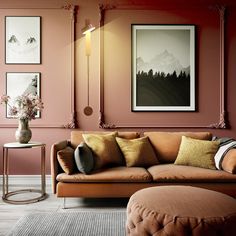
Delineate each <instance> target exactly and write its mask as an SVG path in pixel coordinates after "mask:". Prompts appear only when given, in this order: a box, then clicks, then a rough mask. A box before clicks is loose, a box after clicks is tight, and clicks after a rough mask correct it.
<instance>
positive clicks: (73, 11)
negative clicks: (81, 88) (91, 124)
mask: <svg viewBox="0 0 236 236" xmlns="http://www.w3.org/2000/svg"><path fill="white" fill-rule="evenodd" d="M0 9H32V10H58V9H62V10H67V11H70V13H71V22H70V29H71V34H70V42H71V43H70V46H71V47H70V60H71V63H70V64H71V65H70V110H71V114H70V121H69V122H68V123H67V124H31V125H30V127H32V128H66V129H75V128H78V126H79V125H78V120H77V112H76V104H75V40H76V22H77V13H78V9H79V7H78V6H77V5H72V4H66V5H63V6H61V7H57V8H50V7H49V8H25V7H24V8H23V7H22V8H0ZM17 126H18V125H17V124H0V128H15V127H17Z"/></svg>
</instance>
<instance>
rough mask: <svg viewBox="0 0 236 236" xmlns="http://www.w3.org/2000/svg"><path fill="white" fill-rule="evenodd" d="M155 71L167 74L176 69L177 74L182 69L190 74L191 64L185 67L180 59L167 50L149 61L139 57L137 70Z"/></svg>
mask: <svg viewBox="0 0 236 236" xmlns="http://www.w3.org/2000/svg"><path fill="white" fill-rule="evenodd" d="M151 69H152V70H153V72H154V73H155V72H164V73H165V74H168V73H169V74H172V73H173V72H174V71H176V73H177V75H178V74H179V73H180V72H181V71H182V72H185V73H186V74H190V66H188V67H186V68H184V67H183V66H182V65H181V64H180V62H179V60H178V59H177V58H176V57H175V56H174V55H173V54H171V53H169V52H168V51H167V50H164V51H163V52H162V53H160V54H158V55H156V56H155V57H154V58H152V59H151V60H150V61H149V62H145V61H144V60H143V59H142V58H141V57H138V58H137V72H139V71H140V72H142V71H143V72H148V71H149V70H151Z"/></svg>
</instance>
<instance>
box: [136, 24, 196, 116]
mask: <svg viewBox="0 0 236 236" xmlns="http://www.w3.org/2000/svg"><path fill="white" fill-rule="evenodd" d="M194 48H195V45H194V26H186V25H184V26H183V25H161V26H157V25H132V59H133V60H132V62H133V64H132V71H133V75H132V85H133V86H132V110H133V111H162V110H163V111H193V110H195V88H194V85H195V83H194V82H195V78H194V77H195V73H194Z"/></svg>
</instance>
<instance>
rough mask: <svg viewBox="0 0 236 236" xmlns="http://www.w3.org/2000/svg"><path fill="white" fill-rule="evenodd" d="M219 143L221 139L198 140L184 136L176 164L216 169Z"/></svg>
mask: <svg viewBox="0 0 236 236" xmlns="http://www.w3.org/2000/svg"><path fill="white" fill-rule="evenodd" d="M219 144H220V142H219V141H207V140H198V139H193V138H189V137H185V136H182V141H181V144H180V148H179V153H178V156H177V158H176V160H175V162H174V164H176V165H186V166H195V167H201V168H207V169H213V170H215V169H216V167H215V160H214V156H215V154H216V152H217V150H218V147H219Z"/></svg>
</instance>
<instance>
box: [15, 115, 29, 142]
mask: <svg viewBox="0 0 236 236" xmlns="http://www.w3.org/2000/svg"><path fill="white" fill-rule="evenodd" d="M15 137H16V141H17V142H19V143H28V142H29V141H30V139H31V137H32V132H31V129H30V128H29V121H28V120H27V119H20V120H19V125H18V129H17V130H16V133H15Z"/></svg>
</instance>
